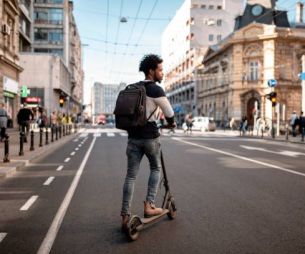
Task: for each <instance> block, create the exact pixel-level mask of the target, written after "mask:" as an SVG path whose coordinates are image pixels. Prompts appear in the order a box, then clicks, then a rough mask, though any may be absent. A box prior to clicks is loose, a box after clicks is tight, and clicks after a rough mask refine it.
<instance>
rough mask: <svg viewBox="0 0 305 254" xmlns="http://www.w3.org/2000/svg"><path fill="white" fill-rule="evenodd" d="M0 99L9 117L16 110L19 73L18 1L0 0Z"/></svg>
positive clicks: (14, 117)
mask: <svg viewBox="0 0 305 254" xmlns="http://www.w3.org/2000/svg"><path fill="white" fill-rule="evenodd" d="M0 26H1V27H0V28H1V31H0V101H1V102H4V103H5V108H6V110H7V112H8V115H9V117H10V118H11V119H13V120H15V119H16V115H17V110H18V105H19V104H18V98H19V97H18V85H19V74H20V72H21V71H22V68H21V67H20V65H19V3H18V1H15V0H1V1H0Z"/></svg>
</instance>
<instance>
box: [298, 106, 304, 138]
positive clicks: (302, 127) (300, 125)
mask: <svg viewBox="0 0 305 254" xmlns="http://www.w3.org/2000/svg"><path fill="white" fill-rule="evenodd" d="M299 130H300V133H301V135H302V141H304V135H305V116H304V115H303V111H301V113H300V118H299Z"/></svg>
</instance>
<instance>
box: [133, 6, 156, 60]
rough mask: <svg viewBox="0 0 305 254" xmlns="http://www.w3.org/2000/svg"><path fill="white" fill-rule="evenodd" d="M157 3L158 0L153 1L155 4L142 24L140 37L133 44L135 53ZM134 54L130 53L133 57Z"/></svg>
mask: <svg viewBox="0 0 305 254" xmlns="http://www.w3.org/2000/svg"><path fill="white" fill-rule="evenodd" d="M157 3H158V0H155V3H154V5H153V7H152V9H151V11H150V13H149V15H148V18H147V20H146V22H145V24H144V27H143V29H142V31H141V33H140V36H139V38H138V40H137V42H136V44H135V50H134V51H136V49H137V47H138V44H139V42H140V40H141V39H142V36H143V34H144V32H145V30H146V27H147V25H148V22H149V21H150V20H151V16H152V14H153V12H154V10H155V8H156V5H157ZM134 54H135V52H133V53H132V55H134Z"/></svg>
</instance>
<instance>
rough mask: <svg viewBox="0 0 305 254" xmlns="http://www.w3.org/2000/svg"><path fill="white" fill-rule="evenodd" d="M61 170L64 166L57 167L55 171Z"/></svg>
mask: <svg viewBox="0 0 305 254" xmlns="http://www.w3.org/2000/svg"><path fill="white" fill-rule="evenodd" d="M63 168H64V166H63V165H61V166H59V167H58V168H57V169H56V171H61V170H62V169H63Z"/></svg>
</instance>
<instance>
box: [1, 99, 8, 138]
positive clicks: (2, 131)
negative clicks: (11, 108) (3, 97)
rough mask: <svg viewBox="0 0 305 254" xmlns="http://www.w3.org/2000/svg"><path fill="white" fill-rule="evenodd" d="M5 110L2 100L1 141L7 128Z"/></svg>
mask: <svg viewBox="0 0 305 254" xmlns="http://www.w3.org/2000/svg"><path fill="white" fill-rule="evenodd" d="M7 118H8V117H7V112H6V110H5V104H4V103H3V102H2V103H0V128H1V134H0V141H1V142H3V141H4V139H5V137H6V128H7Z"/></svg>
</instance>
